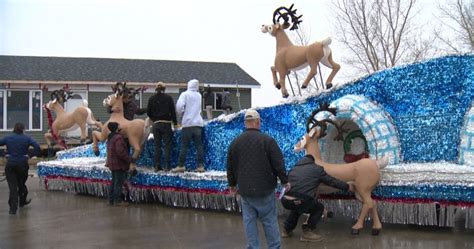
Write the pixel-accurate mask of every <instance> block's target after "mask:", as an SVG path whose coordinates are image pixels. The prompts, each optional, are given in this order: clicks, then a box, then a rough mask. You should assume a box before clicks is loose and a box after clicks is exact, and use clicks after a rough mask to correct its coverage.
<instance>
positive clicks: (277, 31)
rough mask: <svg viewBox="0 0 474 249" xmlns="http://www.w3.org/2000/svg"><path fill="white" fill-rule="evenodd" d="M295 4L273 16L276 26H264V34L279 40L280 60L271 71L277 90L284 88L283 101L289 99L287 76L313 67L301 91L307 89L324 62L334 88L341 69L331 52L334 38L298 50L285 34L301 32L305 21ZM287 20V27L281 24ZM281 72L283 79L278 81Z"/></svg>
mask: <svg viewBox="0 0 474 249" xmlns="http://www.w3.org/2000/svg"><path fill="white" fill-rule="evenodd" d="M292 8H293V4H292V5H291V6H290V8H286V7H280V8H278V9H276V10H275V11H274V12H273V24H271V25H262V32H263V33H269V34H270V35H272V36H274V37H275V38H276V42H277V43H276V56H275V65H274V66H273V67H271V70H272V75H273V84H274V85H275V87H276V88H278V89H280V88H281V93H282V95H283V98H286V97H288V96H289V94H288V90H286V86H285V76H286V75H287V74H288V73H289V72H290V71H295V70H299V69H302V68H304V67H306V66H307V65H309V67H310V71H309V73H308V75H307V76H306V79H305V80H304V82H303V85H302V86H301V88H306V87H307V86H308V84H309V81H310V80H311V79H312V78H313V77H314V76H315V75H316V72H317V66H318V63H319V62H321V63H322V64H323V65H325V66H326V67H328V68H331V69H332V71H331V74H330V75H329V76H328V78H327V79H326V88H327V89H329V88H331V87H332V80H333V78H334V76H336V73H337V71H339V69H340V68H341V66H340V65H339V64H337V63H335V62H334V61H333V60H332V52H331V49H330V48H329V44H331V38H330V37H328V38H326V39H324V40H323V41H320V42H315V43H313V44H310V45H308V46H295V45H293V43H292V42H291V41H290V39H289V38H288V36H287V35H286V33H285V29H287V28H290V26H291V28H290V30H296V29H298V24H299V23H301V22H302V21H301V20H300V18H301V17H302V15H300V16H296V9H295V10H293V9H292ZM281 19H283V23H280V20H281ZM290 19H291V23H292V24H290ZM277 72H278V76H279V79H278V77H277Z"/></svg>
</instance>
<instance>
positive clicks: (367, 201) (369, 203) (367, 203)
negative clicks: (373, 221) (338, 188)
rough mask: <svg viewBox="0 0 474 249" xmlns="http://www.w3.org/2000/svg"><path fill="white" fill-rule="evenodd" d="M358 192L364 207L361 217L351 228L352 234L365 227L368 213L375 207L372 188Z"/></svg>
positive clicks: (356, 233)
mask: <svg viewBox="0 0 474 249" xmlns="http://www.w3.org/2000/svg"><path fill="white" fill-rule="evenodd" d="M356 188H357V187H356ZM358 192H359V194H360V196H361V198H362V209H361V210H360V214H359V218H358V219H357V222H356V223H355V224H354V225H353V226H352V230H351V234H352V235H358V234H359V231H360V230H361V229H362V228H363V227H364V221H365V217H367V214H368V213H369V211H370V209H372V208H373V207H374V200H372V197H371V196H370V194H371V191H370V190H365V191H358Z"/></svg>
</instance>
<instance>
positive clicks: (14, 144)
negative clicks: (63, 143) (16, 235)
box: [0, 123, 40, 214]
mask: <svg viewBox="0 0 474 249" xmlns="http://www.w3.org/2000/svg"><path fill="white" fill-rule="evenodd" d="M24 130H25V126H24V125H23V124H22V123H16V124H15V127H14V128H13V133H14V134H13V135H9V136H6V137H3V138H2V139H0V146H3V145H6V146H7V165H6V166H5V176H6V178H7V182H8V189H9V190H10V196H9V198H8V204H9V205H10V214H16V210H17V208H18V199H20V207H23V206H25V205H28V204H29V203H30V202H31V199H26V197H27V196H28V188H27V187H26V184H25V183H26V180H28V170H29V168H30V166H29V165H28V149H29V147H30V146H33V147H34V148H35V155H39V154H40V146H39V145H38V143H37V142H36V141H35V140H33V139H32V138H31V137H29V136H26V135H25V134H23V131H24Z"/></svg>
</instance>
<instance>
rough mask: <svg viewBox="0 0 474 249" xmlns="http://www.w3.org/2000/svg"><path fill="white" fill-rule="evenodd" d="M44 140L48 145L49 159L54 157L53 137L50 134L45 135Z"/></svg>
mask: <svg viewBox="0 0 474 249" xmlns="http://www.w3.org/2000/svg"><path fill="white" fill-rule="evenodd" d="M44 139H45V140H46V144H47V145H48V149H47V150H48V158H50V157H52V156H53V153H54V151H53V145H52V142H51V141H52V140H53V135H52V134H51V133H49V132H47V133H45V134H44Z"/></svg>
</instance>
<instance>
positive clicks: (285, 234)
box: [281, 228, 293, 238]
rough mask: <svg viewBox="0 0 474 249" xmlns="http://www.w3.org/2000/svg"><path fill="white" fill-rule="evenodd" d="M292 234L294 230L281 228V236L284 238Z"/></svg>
mask: <svg viewBox="0 0 474 249" xmlns="http://www.w3.org/2000/svg"><path fill="white" fill-rule="evenodd" d="M291 236H293V231H286V229H285V228H283V229H282V230H281V237H282V238H290V237H291Z"/></svg>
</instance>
